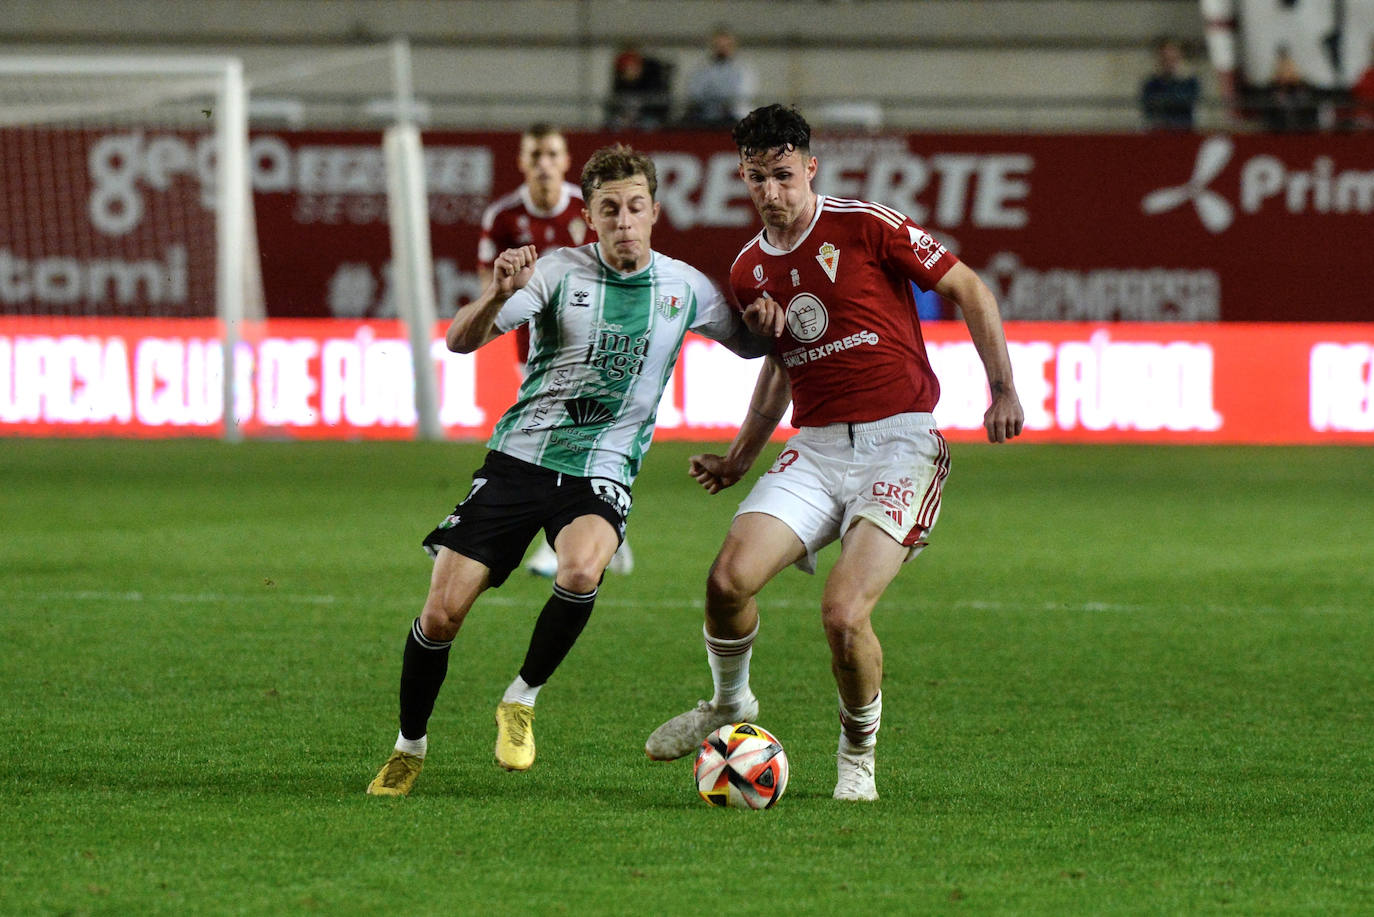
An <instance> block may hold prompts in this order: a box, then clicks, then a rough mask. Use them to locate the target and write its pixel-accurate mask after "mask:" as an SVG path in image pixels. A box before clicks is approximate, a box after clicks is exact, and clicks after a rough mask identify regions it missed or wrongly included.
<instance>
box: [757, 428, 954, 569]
mask: <svg viewBox="0 0 1374 917" xmlns="http://www.w3.org/2000/svg"><path fill="white" fill-rule="evenodd" d="M948 476H949V447H948V446H947V445H946V444H945V438H944V437H943V436H941V435H940V431H939V430H938V429H936V427H935V417H934V416H933V415H931V414H894V415H893V416H891V417H886V418H884V419H882V420H875V421H873V422H871V423H852V424H851V423H837V424H830V425H829V426H825V427H802V428H801V430H799V431H798V432H797V434H796V435H795V436H793V437H792V438H791V439H789V440H788V441H787V444H786V445H785V446H784V447H783V450H782V452H781V453H779V454H778V457H777V459H776V460H775V461H774V462H773V467H772V468H771V469H769V471H768V473H767V474H765V475H764V476H763V477H761V478H759V480H758V483H756V484H755V485H754V489H753V490H751V491H750V492H749V496H747V497H745V498H744V502H742V503H741V504H740V505H739V509H738V510H736V512H735V515H737V516H738V515H740V514H741V513H765V514H767V515H769V516H773V517H775V518H777V519H780V520H782V522H784V523H786V525H787V527H788V528H790V529H791V530H792V531H793V532H795V533H796V535H797V537H798V538H800V539H801V542H802V544H803V545H805V546H806V556H805V557H803V558H802V559H801V560H798V561H797V567H798V568H799V569H801V570H804V571H806V572H807V573H815V572H816V552H817V551H819V550H820V549H821V548H823V547H825V546H826V545H828V544H830V543H831V542H832V541H835V540H837V539H839V538H841V537H842V536H843V535H844V533H845V532H848V531H849V528H850V526H852V525H853V524H854V523H855V522H857V521H858V520H860V519H867V520H868V521H869V522H872V523H873V524H874V525H876V526H878V527H879V528H880V529H882V530H883V531H884V532H886V533H887V534H889V535H891V536H892V538H893V540H894V541H897V542H898V543H900V544H903V545H905V546H906V547H907V548H908V552H907V560H911V559H912V558H913V557H915V556H916V555H917V554H919V553H920V552H921V549H922V548H924V547H925V546H926V535H927V534H928V533H929V532H930V530H931V528H932V527H933V526H934V525H935V520H936V519H938V518H939V517H940V496H941V492H942V490H943V488H944V483H945V478H946V477H948Z"/></svg>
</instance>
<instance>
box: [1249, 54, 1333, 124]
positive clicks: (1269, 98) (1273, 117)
mask: <svg viewBox="0 0 1374 917" xmlns="http://www.w3.org/2000/svg"><path fill="white" fill-rule="evenodd" d="M1261 105H1262V107H1261V110H1260V117H1261V120H1262V121H1263V123H1264V127H1265V129H1266V130H1270V131H1275V132H1279V133H1291V132H1294V131H1315V130H1316V129H1317V126H1318V122H1319V114H1320V111H1319V105H1318V100H1317V93H1316V91H1315V90H1313V88H1312V86H1311V85H1310V84H1309V83H1308V82H1307V80H1306V78H1304V77H1303V75H1302V71H1301V70H1299V69H1298V63H1297V61H1295V60H1294V59H1293V55H1292V53H1291V52H1290V51H1289V50H1288V49H1287V48H1279V51H1278V59H1277V60H1276V61H1275V62H1274V75H1273V77H1272V78H1271V79H1270V80H1269V83H1268V84H1267V85H1266V86H1265V87H1264V92H1263V94H1262V96H1261Z"/></svg>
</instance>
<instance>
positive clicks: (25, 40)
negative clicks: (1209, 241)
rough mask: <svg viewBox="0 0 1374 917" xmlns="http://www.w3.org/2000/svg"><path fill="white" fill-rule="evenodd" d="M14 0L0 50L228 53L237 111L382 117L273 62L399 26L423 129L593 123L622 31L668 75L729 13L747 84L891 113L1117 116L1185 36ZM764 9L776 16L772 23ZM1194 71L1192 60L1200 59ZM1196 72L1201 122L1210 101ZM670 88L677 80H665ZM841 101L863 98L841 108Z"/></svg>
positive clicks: (1106, 120)
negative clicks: (1163, 46) (749, 76)
mask: <svg viewBox="0 0 1374 917" xmlns="http://www.w3.org/2000/svg"><path fill="white" fill-rule="evenodd" d="M251 7H252V15H251V16H249V15H245V14H244V9H245V5H244V4H241V3H236V2H232V0H202V2H198V3H194V4H190V3H182V2H167V0H130V2H127V3H119V4H91V3H87V2H81V0H13V2H11V3H9V4H7V12H6V16H5V18H4V21H3V22H0V55H3V54H33V53H95V52H100V53H112V52H125V51H131V52H146V53H169V52H171V53H175V52H185V51H195V52H196V53H233V54H235V55H238V56H240V57H242V59H243V60H244V65H245V70H246V73H247V75H248V78H249V80H250V82H252V81H254V80H255V79H256V78H257V77H258V76H259V75H262V74H270V75H272V76H273V77H274V80H273V82H274V85H273V88H272V92H271V93H267V94H264V93H261V92H256V91H255V93H254V101H253V106H254V107H253V110H252V112H251V114H252V116H253V118H254V120H255V122H259V123H263V122H266V123H278V124H280V123H283V121H289V122H291V123H295V124H299V123H302V120H304V121H308V122H309V123H313V124H328V123H338V124H359V123H369V120H370V121H371V122H376V121H377V119H378V117H379V115H378V112H381V113H382V114H385V105H384V104H379V103H378V100H379V99H383V100H384V99H385V98H386V97H387V93H388V89H387V80H388V74H386V73H385V72H381V71H379V70H378V69H377V68H365V67H364V68H359V69H358V70H356V71H354V72H351V73H346V74H341V73H339V72H337V71H330V72H329V74H328V76H327V77H314V78H312V77H310V76H301V77H300V78H298V79H296V80H294V81H286V82H282V81H281V79H280V76H281V74H282V73H283V72H289V71H290V70H291V69H292V68H293V67H294V66H296V65H298V64H299V62H301V61H303V60H308V59H309V58H311V57H313V56H318V55H325V54H328V53H331V52H340V51H347V50H349V49H356V48H358V47H363V46H368V45H375V44H377V43H378V42H381V41H384V40H386V39H388V38H391V37H393V36H397V35H404V36H406V37H408V38H409V40H410V42H411V44H412V47H413V49H414V66H415V86H416V90H417V93H418V95H419V96H420V97H421V100H422V103H423V105H424V110H423V119H424V120H425V121H426V123H428V124H429V125H431V126H436V127H454V128H466V127H520V126H523V125H525V124H528V123H530V122H532V121H537V120H553V121H557V122H560V123H564V124H568V125H569V126H584V127H593V126H596V125H597V124H599V123H600V121H601V119H602V117H603V110H604V103H605V99H606V97H607V94H608V92H609V88H610V87H609V79H610V74H611V73H612V71H613V67H612V64H613V61H614V58H615V55H616V54H617V53H618V50H619V49H620V47H621V46H622V45H623V44H624V43H625V42H626V41H630V40H635V41H639V42H640V43H642V44H643V45H644V47H645V49H646V50H647V51H649V52H651V53H653V54H654V55H655V56H656V57H658V58H660V59H662V60H664V61H665V62H666V63H667V64H668V65H669V66H671V67H672V68H673V70H674V72H676V73H678V74H682V73H686V72H689V71H690V70H691V68H692V67H693V66H694V65H695V64H696V63H697V62H698V61H699V60H700V56H701V54H702V49H701V36H702V35H703V34H706V33H707V32H708V31H709V30H710V29H711V28H712V27H713V26H715V25H717V24H720V23H722V22H724V23H727V24H728V25H729V26H730V27H731V28H732V29H733V30H734V31H735V32H736V34H737V35H738V36H739V39H740V44H741V48H742V49H744V50H745V53H746V54H747V57H748V60H749V62H750V63H751V64H752V65H753V66H754V67H755V69H756V70H757V71H758V73H759V75H760V87H759V89H760V91H759V97H760V98H770V99H782V100H786V101H789V102H793V103H796V104H798V105H800V106H802V107H803V108H804V109H809V110H814V111H815V112H816V113H817V115H818V119H823V118H824V117H825V114H826V113H828V112H833V113H835V117H836V118H837V119H840V120H844V119H850V120H856V121H857V122H858V123H862V124H865V125H870V126H871V125H873V124H875V123H878V124H880V125H881V126H883V127H886V128H895V129H915V128H921V129H931V130H1011V131H1022V132H1024V131H1060V130H1075V131H1076V130H1134V129H1137V128H1138V127H1139V114H1138V111H1137V106H1136V98H1135V93H1136V89H1137V86H1138V82H1139V77H1140V74H1142V73H1145V72H1147V71H1148V70H1149V68H1150V64H1151V55H1152V50H1151V49H1152V47H1153V43H1154V40H1155V39H1156V38H1157V36H1159V35H1160V34H1165V33H1167V34H1172V35H1178V36H1181V37H1182V38H1183V39H1184V41H1185V42H1189V43H1192V44H1194V45H1200V44H1201V41H1202V35H1203V22H1202V16H1201V13H1200V12H1199V8H1198V3H1197V0H988V2H980V3H977V4H969V3H966V2H960V0H926V2H922V3H910V2H901V0H850V2H840V0H832V2H819V0H762V2H752V3H747V4H746V3H733V2H711V0H682V2H675V3H673V4H672V6H671V11H672V13H671V15H668V16H665V15H664V6H663V5H662V4H660V3H654V2H623V0H584V2H578V3H573V2H564V0H451V2H433V0H431V2H408V3H394V4H393V3H380V2H374V0H328V2H325V0H272V2H266V3H254V4H252V5H251ZM779 23H785V26H783V27H779ZM1204 69H1205V68H1204ZM1201 75H1202V76H1203V93H1202V95H1203V99H1204V104H1203V106H1202V109H1201V110H1200V112H1199V123H1200V126H1202V127H1206V126H1208V124H1209V121H1211V120H1214V119H1215V118H1218V117H1220V114H1221V112H1220V111H1219V109H1217V107H1216V106H1214V105H1211V104H1209V102H1208V101H1207V100H1210V99H1214V98H1215V95H1216V94H1215V92H1214V91H1213V87H1212V85H1211V83H1210V78H1211V75H1210V74H1208V73H1203V74H1201ZM675 90H676V91H678V92H679V93H680V91H681V86H677V87H675ZM855 112H859V113H861V114H862V117H861V118H856V115H855Z"/></svg>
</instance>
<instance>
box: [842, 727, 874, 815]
mask: <svg viewBox="0 0 1374 917" xmlns="http://www.w3.org/2000/svg"><path fill="white" fill-rule="evenodd" d="M876 749H877V746H876V745H870V746H868V747H867V748H858V747H855V746H854V745H851V744H850V743H849V742H848V741H847V740H846V739H845V737H844V736H843V735H841V736H840V747H839V749H838V751H836V753H835V767H836V770H837V772H838V775H837V777H838V779H836V781H835V798H836V799H843V800H844V801H846V802H872V801H873V800H875V799H877V798H878V784H877V782H876V781H875V780H874V779H873V765H874V760H875V757H876V756H875V754H874V752H875V751H876Z"/></svg>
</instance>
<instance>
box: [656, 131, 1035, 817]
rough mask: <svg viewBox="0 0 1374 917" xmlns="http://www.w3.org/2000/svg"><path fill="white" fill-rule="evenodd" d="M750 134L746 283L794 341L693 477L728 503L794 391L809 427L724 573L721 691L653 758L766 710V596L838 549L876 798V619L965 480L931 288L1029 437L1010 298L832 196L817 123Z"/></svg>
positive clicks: (897, 224)
mask: <svg viewBox="0 0 1374 917" xmlns="http://www.w3.org/2000/svg"><path fill="white" fill-rule="evenodd" d="M733 137H734V140H735V144H736V146H737V147H738V148H739V153H740V177H741V178H742V179H743V180H744V182H745V184H746V185H747V186H748V189H749V196H750V198H751V199H752V200H753V203H754V206H755V208H756V209H757V210H758V212H759V216H760V217H762V219H763V230H762V231H761V232H760V233H759V234H758V235H757V236H756V237H755V238H754V239H753V240H752V241H750V242H749V244H747V245H746V246H745V247H744V249H743V250H742V251H741V252H740V253H739V256H738V257H737V258H736V259H735V263H734V266H733V267H732V269H731V272H730V285H731V287H732V288H733V290H734V293H735V296H736V298H737V299H738V300H739V301H740V302H741V303H758V302H759V301H762V302H764V303H768V304H771V309H772V310H773V312H774V313H775V318H774V319H772V327H773V328H775V329H777V332H776V339H775V343H774V351H773V354H772V355H771V356H770V357H769V358H768V360H767V361H765V365H764V367H763V369H762V370H761V371H760V373H759V380H758V383H757V384H756V386H755V389H754V395H753V398H752V400H751V402H750V407H749V415H748V416H747V417H746V419H745V421H744V422H743V424H742V425H741V427H740V431H739V434H738V435H737V436H736V437H735V440H734V442H733V443H732V444H731V446H730V449H729V451H728V452H727V454H726V455H724V456H720V455H698V456H694V457H693V458H692V460H691V469H690V470H691V474H692V476H693V477H694V478H696V480H697V481H698V482H699V483H700V484H701V485H702V486H703V487H704V488H705V489H706V490H707V491H709V492H710V493H713V494H714V493H717V492H718V491H720V490H722V489H723V488H726V487H729V486H731V485H732V484H734V483H735V482H736V481H738V480H739V479H740V478H741V477H743V476H744V475H745V473H746V472H747V471H748V470H749V468H750V466H751V465H753V463H754V460H755V459H756V458H757V457H758V455H759V453H760V451H761V450H762V449H763V447H764V445H765V444H766V443H767V442H768V439H769V437H770V436H771V435H772V432H773V429H774V428H775V427H776V426H777V424H778V421H779V420H781V419H782V416H783V413H784V412H785V410H786V407H787V403H788V401H789V399H791V400H792V402H793V412H792V422H793V424H794V425H796V426H797V427H799V428H800V429H799V431H798V433H797V434H796V435H795V436H794V437H792V439H790V440H788V442H787V444H786V446H785V447H784V448H783V450H782V452H781V453H780V454H779V455H778V457H777V460H776V461H775V462H774V463H773V467H772V468H771V469H770V470H769V471H768V473H767V474H765V475H763V477H762V478H760V479H759V481H758V483H757V484H756V485H755V486H754V488H753V490H752V491H751V492H750V493H749V495H748V496H747V497H746V498H745V499H744V501H743V502H742V503H741V504H740V507H739V510H738V512H737V513H736V515H735V519H734V522H733V523H732V525H731V527H730V531H729V533H728V534H727V535H726V537H725V543H724V544H723V545H722V547H721V549H720V553H719V554H718V555H717V556H716V560H715V563H714V564H713V565H712V567H711V573H710V576H709V578H708V581H707V590H706V626H705V634H706V651H707V659H708V662H709V663H710V667H711V675H712V681H713V683H714V687H715V694H714V696H713V698H712V700H710V701H701V702H700V703H699V704H698V705H697V707H696V709H694V710H689V711H688V712H686V713H683V714H681V715H679V716H676V717H674V718H673V719H671V720H669V721H668V722H666V723H664V724H663V725H662V726H660V727H659V728H658V729H657V730H655V731H654V733H653V734H652V735H651V736H650V737H649V739H648V741H647V742H646V744H645V751H646V752H647V754H648V755H649V757H650V758H654V759H656V760H669V759H673V758H678V757H681V756H683V755H685V754H688V753H690V752H692V751H695V749H696V748H697V746H698V745H699V744H700V743H701V741H702V740H703V739H704V738H705V736H706V735H707V734H708V733H710V732H711V731H712V730H714V729H716V728H719V727H720V726H722V725H724V724H727V723H733V722H740V721H743V720H752V719H753V718H755V717H756V716H757V715H758V707H759V705H758V700H757V699H756V698H755V697H754V694H753V692H752V691H751V690H750V688H749V661H750V656H751V654H752V647H753V643H754V637H755V635H756V634H757V632H758V621H759V613H758V606H757V604H756V603H755V600H754V597H755V596H756V595H757V594H758V593H759V591H760V590H762V589H763V587H764V586H765V585H766V584H767V583H768V582H769V581H770V580H772V578H773V577H774V576H776V575H777V574H778V573H780V572H781V571H782V570H783V569H785V568H786V567H787V566H789V565H791V564H796V565H797V566H798V567H800V568H801V569H803V570H805V571H807V572H814V570H815V558H816V552H817V551H819V550H820V549H821V548H822V547H824V546H826V545H828V544H830V543H831V542H834V541H836V540H838V541H839V542H840V546H841V547H840V556H839V559H838V560H837V561H836V563H835V565H834V567H833V569H832V570H831V573H830V575H829V577H828V579H827V580H826V584H825V590H824V593H823V597H822V600H821V623H822V625H823V626H824V629H825V635H826V640H827V641H828V642H829V644H830V653H831V669H832V671H833V673H834V676H835V683H836V686H837V688H838V693H839V719H840V739H839V749H838V755H837V762H838V773H837V781H836V785H835V793H834V796H835V798H836V799H844V800H852V801H863V800H872V799H876V798H877V796H878V791H877V784H876V782H875V780H874V762H875V759H874V749H875V744H876V739H877V732H878V727H879V725H880V721H881V714H882V692H881V688H882V670H883V657H882V647H881V645H880V644H879V642H878V638H877V636H876V635H875V634H874V632H873V627H872V624H871V622H870V617H871V614H872V611H873V608H874V606H875V605H876V604H877V602H878V599H879V598H880V597H881V596H882V594H883V591H884V590H885V589H886V588H887V586H888V584H889V583H891V582H892V580H893V578H894V577H896V575H897V572H898V571H899V570H900V569H901V566H902V564H903V563H905V562H906V561H908V560H910V559H911V558H913V557H915V556H916V555H917V554H918V553H919V552H920V551H921V549H922V548H923V547H925V544H926V539H927V537H928V535H929V533H930V530H931V528H932V527H933V526H934V525H935V521H936V519H937V518H938V516H939V513H940V497H941V490H942V487H943V484H944V481H945V477H946V476H947V475H948V474H949V449H948V447H947V446H946V445H945V441H944V438H943V437H941V435H940V432H939V430H938V429H936V426H935V419H934V417H933V416H932V414H931V412H932V411H933V410H934V409H935V403H936V401H937V400H938V398H939V395H940V386H939V382H938V381H937V380H936V378H935V374H934V373H933V372H932V371H931V367H930V360H929V359H928V357H927V355H926V349H925V343H924V341H923V339H922V337H921V327H920V322H919V321H918V320H917V316H916V305H915V301H914V298H913V294H912V292H911V283H912V282H914V283H916V285H917V286H919V287H921V288H922V289H926V290H930V289H934V290H935V291H936V292H937V293H939V294H940V295H941V296H942V297H944V298H946V299H948V300H950V301H952V302H954V303H955V304H956V305H958V307H959V309H960V311H961V313H962V314H963V316H964V321H965V323H966V324H967V325H968V329H969V334H970V336H971V337H972V339H973V343H974V346H975V347H976V348H977V351H978V355H979V356H980V357H981V359H982V362H983V366H984V368H985V370H986V372H987V377H988V387H989V390H990V392H991V396H992V398H991V404H990V406H989V407H988V409H987V412H986V413H985V414H984V417H983V421H984V426H985V427H986V429H987V435H988V439H989V440H990V441H992V442H994V443H1001V442H1006V441H1007V440H1009V439H1011V438H1012V437H1015V436H1017V435H1018V434H1019V433H1020V432H1021V428H1022V425H1023V423H1024V414H1023V412H1022V409H1021V402H1020V399H1018V398H1017V395H1016V388H1015V386H1014V385H1013V384H1012V374H1011V360H1010V357H1009V356H1008V353H1007V345H1006V338H1005V336H1004V334H1003V332H1002V321H1001V317H1000V315H999V313H998V308H997V302H996V299H995V298H994V297H993V295H992V292H991V291H990V290H989V289H988V288H987V286H986V285H985V284H984V283H983V282H982V281H981V280H980V279H979V278H978V275H977V274H975V273H974V272H973V271H972V270H971V269H970V268H969V267H968V266H967V265H965V264H963V263H962V262H960V261H959V260H958V259H957V258H956V257H955V256H954V255H953V254H952V253H950V252H949V251H948V250H947V249H946V248H945V247H944V246H943V245H941V244H940V242H939V241H938V240H936V239H935V238H934V237H932V236H931V235H930V234H929V233H927V232H926V231H925V230H924V229H922V228H921V227H920V226H917V225H916V224H915V223H913V222H912V221H911V220H909V219H907V218H906V217H905V216H903V215H902V214H900V213H898V212H897V211H895V210H893V209H891V208H890V207H885V206H883V205H881V204H875V203H870V202H867V201H856V200H844V199H840V198H832V197H827V196H824V195H820V194H817V193H816V192H815V191H814V190H812V187H811V183H812V180H813V179H814V178H815V175H816V158H815V157H814V156H812V155H811V152H810V142H811V128H810V126H809V125H808V124H807V123H806V120H805V119H804V118H803V117H802V116H801V115H800V114H799V113H798V112H797V111H796V110H795V109H792V108H784V107H783V106H780V105H769V106H767V107H764V108H759V109H756V110H754V111H753V112H751V113H750V114H749V115H748V116H747V117H746V118H744V119H743V120H742V121H740V122H739V124H737V125H736V126H735V128H734V132H733Z"/></svg>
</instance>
